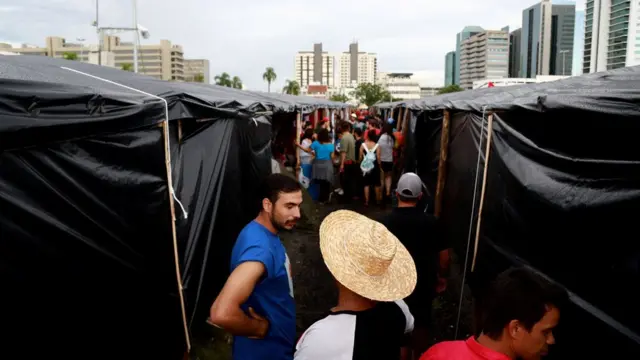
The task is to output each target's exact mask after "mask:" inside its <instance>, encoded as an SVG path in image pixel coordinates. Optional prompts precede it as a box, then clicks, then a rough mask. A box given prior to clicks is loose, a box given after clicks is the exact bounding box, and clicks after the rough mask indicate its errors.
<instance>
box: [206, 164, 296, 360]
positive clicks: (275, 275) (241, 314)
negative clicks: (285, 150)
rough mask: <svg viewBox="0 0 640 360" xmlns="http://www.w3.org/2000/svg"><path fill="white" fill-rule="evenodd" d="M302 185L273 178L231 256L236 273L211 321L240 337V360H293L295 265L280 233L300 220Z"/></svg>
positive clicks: (236, 349)
mask: <svg viewBox="0 0 640 360" xmlns="http://www.w3.org/2000/svg"><path fill="white" fill-rule="evenodd" d="M300 204H302V188H301V185H300V184H299V183H298V181H296V180H295V179H293V178H290V177H288V176H286V175H282V174H272V175H270V176H269V177H268V178H267V180H266V181H265V185H264V187H263V195H262V209H261V211H260V214H258V216H257V217H256V218H255V219H254V220H253V221H251V222H250V223H249V224H248V225H247V226H245V227H244V229H242V231H241V232H240V234H239V235H238V238H237V240H236V243H235V245H234V247H233V250H232V252H231V275H230V276H229V278H228V279H227V282H226V283H225V285H224V287H223V288H222V290H221V291H220V294H218V297H217V298H216V300H215V302H214V303H213V305H212V306H211V313H210V320H211V322H212V323H213V324H214V325H215V326H218V327H220V328H223V329H224V330H226V331H228V332H229V333H231V334H232V335H234V341H233V359H234V360H245V359H246V360H249V359H251V360H260V359H270V360H271V359H272V360H290V359H293V352H294V347H295V337H296V306H295V302H294V298H293V282H292V279H291V265H290V262H289V257H288V256H287V253H286V251H285V248H284V246H283V245H282V243H281V242H280V238H279V237H278V232H280V231H282V230H291V229H293V227H294V226H295V225H296V222H297V221H298V220H299V219H300Z"/></svg>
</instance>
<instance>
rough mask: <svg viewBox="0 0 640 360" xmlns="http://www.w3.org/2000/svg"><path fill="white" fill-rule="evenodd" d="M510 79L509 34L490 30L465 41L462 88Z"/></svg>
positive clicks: (463, 47)
mask: <svg viewBox="0 0 640 360" xmlns="http://www.w3.org/2000/svg"><path fill="white" fill-rule="evenodd" d="M507 77H509V32H508V31H503V30H500V31H494V30H488V31H483V32H480V33H478V34H476V35H473V36H471V37H469V38H468V39H466V40H464V41H463V42H462V44H461V45H460V87H462V88H463V89H471V88H473V82H474V81H476V80H482V79H487V78H492V79H500V78H507Z"/></svg>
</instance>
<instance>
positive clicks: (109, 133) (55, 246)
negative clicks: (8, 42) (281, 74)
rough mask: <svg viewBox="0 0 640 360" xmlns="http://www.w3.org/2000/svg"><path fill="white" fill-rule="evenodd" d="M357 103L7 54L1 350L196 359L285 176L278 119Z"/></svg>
mask: <svg viewBox="0 0 640 360" xmlns="http://www.w3.org/2000/svg"><path fill="white" fill-rule="evenodd" d="M296 101H298V102H296ZM343 106H346V105H344V104H339V103H332V102H328V101H323V100H316V99H311V100H310V99H307V98H302V97H301V98H299V99H298V98H294V97H286V96H275V95H270V94H258V93H252V92H247V91H242V90H235V89H230V88H223V87H218V86H214V85H203V84H187V83H174V82H164V81H159V80H155V79H153V78H150V77H146V76H140V75H137V74H132V73H129V72H124V71H120V70H116V69H111V68H106V67H99V66H94V65H90V64H83V63H79V62H72V61H64V60H57V59H51V58H46V57H36V56H0V280H1V281H2V283H3V284H5V286H6V289H7V294H8V296H6V297H5V301H4V302H3V304H2V305H3V306H2V307H1V309H0V319H2V321H1V322H0V323H1V324H2V325H1V326H2V327H3V328H4V330H5V331H4V334H8V335H3V336H4V337H3V341H2V344H3V345H2V347H4V348H3V349H2V350H3V351H9V350H13V351H30V352H31V353H32V354H31V355H34V356H27V357H30V358H31V357H36V356H35V354H33V353H34V352H40V351H41V352H43V353H46V354H47V356H50V357H53V356H55V355H60V356H64V357H65V358H76V357H78V358H80V357H82V358H87V357H91V358H96V357H105V358H123V357H131V358H162V359H178V358H181V357H182V355H183V354H184V351H185V350H186V347H187V343H188V338H189V336H188V334H190V333H193V332H197V331H198V330H199V329H200V326H201V325H203V324H204V323H205V320H206V316H207V310H208V308H209V306H210V305H211V301H212V300H213V297H214V296H215V294H216V292H217V291H218V290H219V288H220V287H221V286H222V283H223V281H224V280H225V279H226V276H227V274H228V271H229V269H228V257H229V253H230V249H231V246H232V245H233V241H234V240H235V236H236V235H237V233H238V231H239V230H240V228H241V227H242V226H243V225H244V224H245V223H246V222H247V221H249V219H251V218H252V217H253V216H254V214H255V206H254V205H255V204H254V198H253V196H254V195H255V194H254V193H253V191H254V189H256V187H257V184H258V183H259V182H260V181H261V180H262V179H263V178H264V177H266V176H267V175H268V174H270V173H271V150H270V142H271V138H272V134H271V115H272V114H274V113H279V114H283V113H291V112H295V111H303V110H304V111H310V110H313V109H316V108H318V107H325V108H340V107H343ZM167 120H168V121H167ZM172 188H173V189H174V191H173V190H172ZM174 220H175V221H174ZM43 325H44V326H43ZM187 329H188V331H186V330H187ZM43 330H44V331H43ZM24 349H27V350H24Z"/></svg>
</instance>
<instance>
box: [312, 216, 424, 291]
mask: <svg viewBox="0 0 640 360" xmlns="http://www.w3.org/2000/svg"><path fill="white" fill-rule="evenodd" d="M320 251H321V252H322V257H323V258H324V262H325V264H326V265H327V267H328V268H329V271H331V274H333V276H334V277H335V278H336V280H337V281H339V282H340V283H341V284H342V285H344V286H345V287H346V288H347V289H349V290H351V291H353V292H355V293H356V294H358V295H360V296H363V297H365V298H367V299H371V300H376V301H395V300H400V299H404V298H406V297H407V296H409V295H410V294H411V293H412V292H413V290H414V289H415V287H416V281H417V274H416V265H415V263H414V262H413V258H412V257H411V255H410V254H409V252H408V251H407V249H406V248H405V247H404V245H402V243H400V241H399V240H398V238H396V237H395V236H394V235H393V234H392V233H391V232H390V231H389V230H387V228H386V227H384V225H382V224H380V223H378V222H376V221H373V220H371V219H369V218H368V217H366V216H363V215H360V214H358V213H356V212H353V211H349V210H338V211H335V212H333V213H331V214H329V215H328V216H327V217H326V218H325V219H324V221H323V222H322V224H321V225H320Z"/></svg>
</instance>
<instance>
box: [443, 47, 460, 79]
mask: <svg viewBox="0 0 640 360" xmlns="http://www.w3.org/2000/svg"><path fill="white" fill-rule="evenodd" d="M456 55H457V54H456V52H455V51H449V52H448V53H447V55H445V57H444V86H450V85H453V84H457V83H458V82H457V81H456V58H457V56H456Z"/></svg>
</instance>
